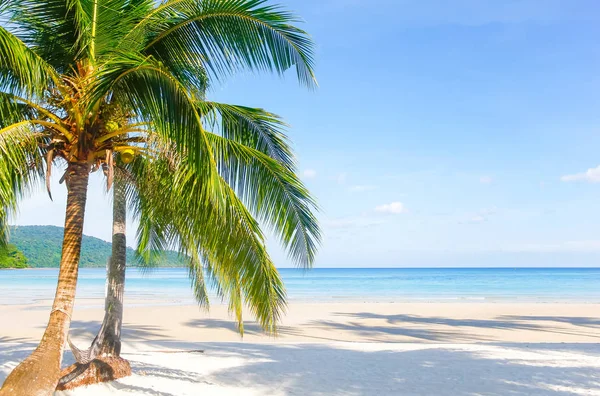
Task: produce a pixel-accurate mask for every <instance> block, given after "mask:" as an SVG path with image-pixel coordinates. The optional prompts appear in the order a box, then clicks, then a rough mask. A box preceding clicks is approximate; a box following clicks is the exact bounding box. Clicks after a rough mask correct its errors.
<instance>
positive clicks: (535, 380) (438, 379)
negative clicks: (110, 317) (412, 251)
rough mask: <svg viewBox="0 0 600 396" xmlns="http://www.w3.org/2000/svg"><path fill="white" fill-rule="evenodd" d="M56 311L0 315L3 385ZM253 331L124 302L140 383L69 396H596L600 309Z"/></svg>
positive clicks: (90, 321)
mask: <svg viewBox="0 0 600 396" xmlns="http://www.w3.org/2000/svg"><path fill="white" fill-rule="evenodd" d="M163 303H164V302H163ZM146 304H151V305H146ZM48 312H49V306H48V303H47V302H42V303H37V304H35V305H26V306H17V305H4V306H0V318H2V320H0V382H2V381H3V380H4V378H5V377H6V375H7V374H8V372H10V370H11V369H12V368H13V367H14V366H15V365H16V364H17V362H18V361H19V360H21V359H22V358H23V357H24V356H25V355H26V354H27V353H28V352H29V351H31V350H32V349H33V348H34V347H35V345H36V343H37V341H38V340H39V338H40V337H41V335H42V332H43V329H44V327H45V324H46V320H47V317H48ZM101 318H102V301H99V300H78V302H77V306H76V309H75V312H74V315H73V323H72V327H71V335H72V338H73V340H74V342H75V343H77V344H78V345H79V346H80V347H84V346H86V345H88V344H89V342H90V341H91V339H92V337H93V335H94V334H95V332H96V331H97V329H98V327H99V325H100V323H99V319H101ZM245 328H246V334H245V336H244V338H243V339H241V338H240V336H239V335H238V333H237V330H236V327H235V323H234V321H233V320H232V319H231V318H230V317H229V315H228V313H227V309H226V307H225V306H222V305H217V306H214V307H212V308H211V311H210V313H207V312H205V311H202V310H200V309H199V308H198V307H196V306H177V305H172V306H167V305H158V302H152V301H143V302H142V301H137V302H128V303H127V307H126V313H125V325H124V329H123V341H124V345H123V356H124V357H125V358H126V359H129V360H130V362H131V363H132V368H133V371H134V375H133V376H131V377H129V378H125V379H122V380H119V381H117V382H114V383H111V384H102V385H94V386H91V387H88V388H86V389H79V390H76V391H74V392H64V393H62V394H65V395H105V394H108V395H110V394H123V395H129V394H140V395H198V394H202V395H378V396H381V395H600V344H598V342H599V341H600V304H575V303H573V304H558V303H519V304H516V303H514V304H508V303H487V302H477V303H350V302H348V303H336V304H332V303H319V304H304V303H302V304H300V303H291V304H290V307H289V310H288V313H287V315H286V316H285V318H284V320H283V323H282V326H281V328H280V334H279V337H278V338H273V337H269V336H266V335H264V334H262V333H261V332H260V330H259V328H258V327H257V325H256V323H255V322H253V321H252V320H249V321H248V322H246V325H245ZM200 351H202V352H200ZM71 362H72V356H71V354H70V352H67V353H65V362H64V364H65V365H66V364H69V363H71Z"/></svg>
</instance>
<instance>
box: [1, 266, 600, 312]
mask: <svg viewBox="0 0 600 396" xmlns="http://www.w3.org/2000/svg"><path fill="white" fill-rule="evenodd" d="M127 271H128V272H127V285H126V299H127V300H129V301H133V300H160V302H162V303H165V304H183V303H193V296H192V292H191V289H190V283H189V279H188V275H187V270H186V269H183V268H167V269H164V268H163V269H155V270H153V271H152V272H149V273H148V272H142V271H140V270H139V269H136V268H129V269H128V270H127ZM280 272H281V275H282V277H283V279H284V281H285V284H286V287H287V291H288V297H289V299H290V301H302V302H344V301H352V302H356V301H372V302H402V301H413V302H417V301H438V302H444V301H446V302H453V301H456V302H457V301H472V302H478V301H497V302H502V301H505V302H511V301H540V302H556V301H573V302H574V301H578V302H600V268H514V269H512V268H418V269H417V268H414V269H413V268H392V269H377V268H353V269H343V268H339V269H328V268H317V269H313V270H310V271H303V270H299V269H281V270H280ZM57 275H58V270H57V269H34V270H3V271H0V304H23V303H33V302H35V301H38V300H47V299H52V298H53V297H54V289H55V287H56V280H57ZM104 282H105V270H104V269H81V270H80V272H79V283H78V288H77V298H78V299H88V298H102V297H103V296H104ZM215 298H216V297H215ZM215 298H213V301H215ZM216 302H218V299H217V300H216Z"/></svg>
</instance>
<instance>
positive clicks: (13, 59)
mask: <svg viewBox="0 0 600 396" xmlns="http://www.w3.org/2000/svg"><path fill="white" fill-rule="evenodd" d="M55 78H56V75H55V73H54V70H53V69H52V68H51V67H50V66H49V65H48V64H47V63H46V62H45V61H44V60H43V59H42V58H41V57H39V56H38V55H37V54H36V53H35V52H33V51H32V50H31V49H29V48H28V47H27V45H25V43H23V42H22V41H21V40H20V39H19V38H17V37H16V36H15V35H13V34H12V33H10V32H9V31H8V30H6V29H5V28H3V27H2V26H0V90H2V91H5V92H24V93H25V94H26V95H28V96H33V97H40V96H41V95H42V93H43V92H44V91H45V90H46V89H48V88H49V87H51V86H52V84H53V79H55Z"/></svg>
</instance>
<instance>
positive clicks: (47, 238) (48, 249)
mask: <svg viewBox="0 0 600 396" xmlns="http://www.w3.org/2000/svg"><path fill="white" fill-rule="evenodd" d="M63 235H64V228H63V227H54V226H17V227H11V228H10V236H9V240H10V243H11V244H13V245H15V246H16V247H17V248H18V249H19V250H20V251H21V252H22V253H23V255H24V256H25V258H26V259H27V264H28V265H29V267H31V268H58V266H59V264H60V256H61V247H62V241H63ZM111 249H112V248H111V243H110V242H106V241H104V240H102V239H99V238H95V237H92V236H88V235H83V237H82V240H81V257H80V259H79V267H80V268H104V267H106V262H107V261H108V258H109V257H110V255H111ZM126 252H127V253H126V260H127V265H129V266H138V265H140V263H139V262H138V260H137V256H136V250H135V249H133V248H131V247H127V250H126ZM155 264H156V266H159V267H182V266H184V265H185V261H184V260H183V259H182V258H181V257H180V256H179V253H178V252H175V251H167V252H165V253H164V254H163V255H162V256H161V257H159V258H158V259H157V260H156V263H155Z"/></svg>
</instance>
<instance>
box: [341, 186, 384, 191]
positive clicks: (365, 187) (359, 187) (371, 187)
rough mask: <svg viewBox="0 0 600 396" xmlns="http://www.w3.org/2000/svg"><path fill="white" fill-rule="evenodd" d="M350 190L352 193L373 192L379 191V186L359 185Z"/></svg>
mask: <svg viewBox="0 0 600 396" xmlns="http://www.w3.org/2000/svg"><path fill="white" fill-rule="evenodd" d="M348 190H350V191H352V192H365V191H373V190H377V186H372V185H357V186H352V187H350V188H349V189H348Z"/></svg>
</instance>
